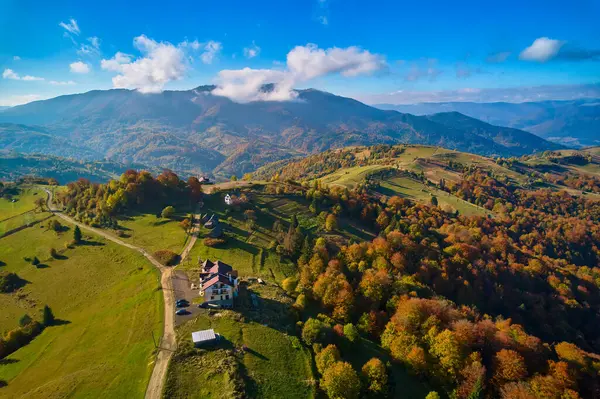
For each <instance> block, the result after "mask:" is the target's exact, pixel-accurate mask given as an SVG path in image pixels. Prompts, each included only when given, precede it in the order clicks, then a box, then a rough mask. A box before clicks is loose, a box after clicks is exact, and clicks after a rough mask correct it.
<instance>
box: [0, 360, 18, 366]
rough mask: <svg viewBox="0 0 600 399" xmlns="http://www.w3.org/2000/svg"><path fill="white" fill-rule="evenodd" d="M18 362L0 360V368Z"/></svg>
mask: <svg viewBox="0 0 600 399" xmlns="http://www.w3.org/2000/svg"><path fill="white" fill-rule="evenodd" d="M18 362H19V359H0V366H4V365H7V364H13V363H18Z"/></svg>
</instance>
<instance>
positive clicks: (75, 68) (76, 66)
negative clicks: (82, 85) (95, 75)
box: [69, 61, 90, 73]
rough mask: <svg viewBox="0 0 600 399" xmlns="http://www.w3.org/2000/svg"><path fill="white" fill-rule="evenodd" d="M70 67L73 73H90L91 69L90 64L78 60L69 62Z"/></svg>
mask: <svg viewBox="0 0 600 399" xmlns="http://www.w3.org/2000/svg"><path fill="white" fill-rule="evenodd" d="M69 69H70V70H71V72H73V73H88V72H89V71H90V66H89V65H88V64H86V63H85V62H81V61H77V62H73V63H71V64H69Z"/></svg>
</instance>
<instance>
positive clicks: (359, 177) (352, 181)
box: [320, 165, 388, 190]
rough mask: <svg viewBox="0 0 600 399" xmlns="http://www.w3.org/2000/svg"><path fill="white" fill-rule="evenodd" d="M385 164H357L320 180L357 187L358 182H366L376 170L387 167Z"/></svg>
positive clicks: (349, 187) (326, 182)
mask: <svg viewBox="0 0 600 399" xmlns="http://www.w3.org/2000/svg"><path fill="white" fill-rule="evenodd" d="M387 168H388V166H384V165H367V166H355V167H353V168H342V169H339V170H337V171H335V172H334V173H331V174H329V175H327V176H324V177H322V178H321V179H320V180H321V181H322V182H323V183H325V184H331V185H337V186H343V187H347V188H348V189H350V190H351V189H353V188H355V187H356V186H357V185H358V184H360V183H364V181H365V179H366V178H367V177H368V176H369V175H370V174H371V173H374V172H377V171H379V170H382V169H387Z"/></svg>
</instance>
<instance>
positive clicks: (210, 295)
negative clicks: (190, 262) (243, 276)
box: [200, 259, 238, 308]
mask: <svg viewBox="0 0 600 399" xmlns="http://www.w3.org/2000/svg"><path fill="white" fill-rule="evenodd" d="M237 294H238V273H237V270H234V269H233V267H231V266H229V265H228V264H226V263H223V262H221V261H220V260H218V261H216V262H212V261H210V260H208V259H207V260H205V261H204V262H203V263H202V264H201V270H200V296H201V297H204V303H207V304H209V305H214V306H220V307H224V308H231V307H233V298H235V297H236V296H237Z"/></svg>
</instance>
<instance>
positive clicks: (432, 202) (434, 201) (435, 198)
mask: <svg viewBox="0 0 600 399" xmlns="http://www.w3.org/2000/svg"><path fill="white" fill-rule="evenodd" d="M431 205H433V206H438V199H437V197H436V196H435V195H434V196H432V197H431Z"/></svg>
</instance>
